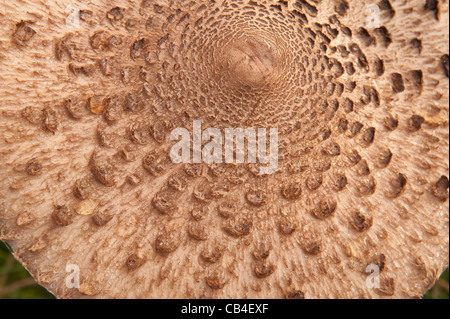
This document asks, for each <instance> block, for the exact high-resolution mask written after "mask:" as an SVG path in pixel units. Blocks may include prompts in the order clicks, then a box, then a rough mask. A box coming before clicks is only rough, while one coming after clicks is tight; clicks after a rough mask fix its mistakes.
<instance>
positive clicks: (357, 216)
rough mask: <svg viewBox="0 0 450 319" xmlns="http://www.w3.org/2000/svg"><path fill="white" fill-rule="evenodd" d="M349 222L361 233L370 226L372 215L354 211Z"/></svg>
mask: <svg viewBox="0 0 450 319" xmlns="http://www.w3.org/2000/svg"><path fill="white" fill-rule="evenodd" d="M350 224H351V225H352V227H353V228H354V229H355V230H356V231H358V232H360V233H361V232H363V231H366V230H368V229H369V228H370V227H372V224H373V217H367V216H364V215H363V214H361V213H360V212H355V213H354V215H353V219H352V220H351V221H350Z"/></svg>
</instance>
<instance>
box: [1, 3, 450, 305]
mask: <svg viewBox="0 0 450 319" xmlns="http://www.w3.org/2000/svg"><path fill="white" fill-rule="evenodd" d="M0 17H1V19H2V24H1V25H0V82H1V83H2V85H1V87H0V97H1V99H0V137H1V140H0V176H1V177H2V183H0V229H1V238H2V240H4V241H6V242H7V243H8V244H9V245H10V247H11V248H12V251H13V254H14V256H15V257H16V258H17V259H18V260H19V261H20V262H21V263H22V264H23V265H24V266H25V267H26V268H27V269H28V271H29V272H30V273H31V274H32V276H33V277H34V278H35V279H36V280H37V281H38V282H39V283H40V284H41V285H43V286H44V287H46V288H47V289H48V290H49V291H51V292H52V293H54V294H55V295H56V296H57V297H60V298H82V297H93V298H285V297H286V298H380V297H391V298H411V297H418V296H422V295H423V294H424V293H425V292H426V291H427V290H428V289H429V288H430V287H431V286H432V285H433V283H434V282H435V280H436V279H437V278H438V276H439V275H440V273H441V272H442V271H443V270H444V269H445V268H446V267H447V266H448V247H449V245H448V244H449V241H448V240H449V239H448V238H449V237H448V236H449V229H448V221H449V215H448V208H449V207H448V205H449V204H448V202H449V201H448V196H449V194H448V187H449V181H448V176H449V160H448V156H449V127H448V110H449V107H448V102H449V94H448V90H449V55H448V44H449V40H448V27H449V25H448V24H449V19H448V1H438V0H435V1H431V0H420V1H418V0H414V1H407V2H406V1H397V0H379V1H352V2H350V1H346V0H327V1H313V0H308V1H305V0H298V1H269V0H267V1H265V0H261V1H223V0H219V1H182V0H179V1H164V0H154V1H153V0H144V1H126V0H117V1H114V4H112V3H111V2H108V1H100V0H96V1H91V2H85V1H78V0H70V1H69V0H61V1H56V0H55V1H46V2H45V3H43V2H42V1H39V0H22V1H17V0H13V1H8V2H3V3H2V4H1V5H0ZM194 121H201V123H202V127H203V128H204V129H208V128H212V129H218V130H219V131H223V130H225V129H226V128H243V129H246V128H266V129H271V128H276V129H278V148H277V150H278V162H277V167H276V171H275V172H274V173H273V174H260V172H261V171H260V169H261V166H262V163H258V162H256V163H243V164H239V163H234V164H231V163H205V162H200V163H194V162H192V161H191V162H189V163H174V162H173V161H172V160H171V157H170V156H169V154H170V150H171V148H172V147H173V146H174V144H175V143H176V141H174V140H172V139H171V132H173V130H175V129H177V128H182V129H185V130H186V131H188V132H192V130H193V129H194V126H195V124H194ZM189 138H190V139H191V138H192V135H190V137H189ZM197 142H198V141H197ZM200 142H201V141H200ZM193 144H195V141H193ZM260 144H261V142H260V143H259V144H258V145H259V146H261V145H260ZM198 145H200V146H202V145H201V144H198ZM267 146H269V143H268V144H267ZM203 147H205V142H204V141H203ZM272 154H273V153H272ZM188 158H190V156H188Z"/></svg>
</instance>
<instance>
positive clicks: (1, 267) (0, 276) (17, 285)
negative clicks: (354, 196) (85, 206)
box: [0, 241, 449, 299]
mask: <svg viewBox="0 0 450 319" xmlns="http://www.w3.org/2000/svg"><path fill="white" fill-rule="evenodd" d="M448 277H449V275H448V269H447V270H446V271H445V272H444V273H443V274H442V276H441V278H440V279H439V280H438V281H437V283H436V285H435V286H434V287H433V288H431V289H430V291H428V292H427V294H426V295H425V296H424V299H449V287H448V279H449V278H448ZM53 298H55V297H54V296H53V295H52V294H50V293H49V292H48V291H47V290H45V288H43V287H41V286H39V285H38V284H36V282H35V281H34V280H33V278H31V277H30V274H29V273H28V272H27V271H26V269H25V268H23V267H22V266H21V265H20V264H19V263H18V262H17V261H16V260H15V259H14V257H13V256H12V255H11V253H10V252H9V249H8V247H7V246H6V244H4V243H3V242H1V241H0V299H53Z"/></svg>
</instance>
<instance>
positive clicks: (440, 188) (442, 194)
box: [432, 175, 449, 202]
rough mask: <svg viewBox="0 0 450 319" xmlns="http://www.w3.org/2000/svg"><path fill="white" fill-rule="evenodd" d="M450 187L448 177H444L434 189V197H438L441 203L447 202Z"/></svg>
mask: <svg viewBox="0 0 450 319" xmlns="http://www.w3.org/2000/svg"><path fill="white" fill-rule="evenodd" d="M448 187H449V181H448V177H447V176H444V175H442V176H441V178H439V180H438V181H437V182H436V184H434V185H433V187H432V192H433V195H434V196H436V198H438V199H439V200H440V201H443V202H445V201H446V200H447V199H448Z"/></svg>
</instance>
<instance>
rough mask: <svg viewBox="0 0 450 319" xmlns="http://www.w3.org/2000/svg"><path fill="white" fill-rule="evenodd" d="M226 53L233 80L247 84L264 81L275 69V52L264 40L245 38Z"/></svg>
mask: <svg viewBox="0 0 450 319" xmlns="http://www.w3.org/2000/svg"><path fill="white" fill-rule="evenodd" d="M226 54H227V57H226V58H227V61H228V62H229V70H230V72H231V76H232V78H233V80H237V81H242V82H245V83H246V84H249V85H256V84H259V83H264V82H265V80H266V79H267V78H268V77H269V76H270V75H271V74H272V73H273V71H274V69H275V62H276V61H275V54H274V52H273V49H272V48H271V46H270V44H269V43H267V42H266V41H260V40H257V39H253V38H245V39H243V40H241V41H239V42H237V43H235V44H233V45H232V46H231V48H230V49H229V50H228V51H227V53H226Z"/></svg>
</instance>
